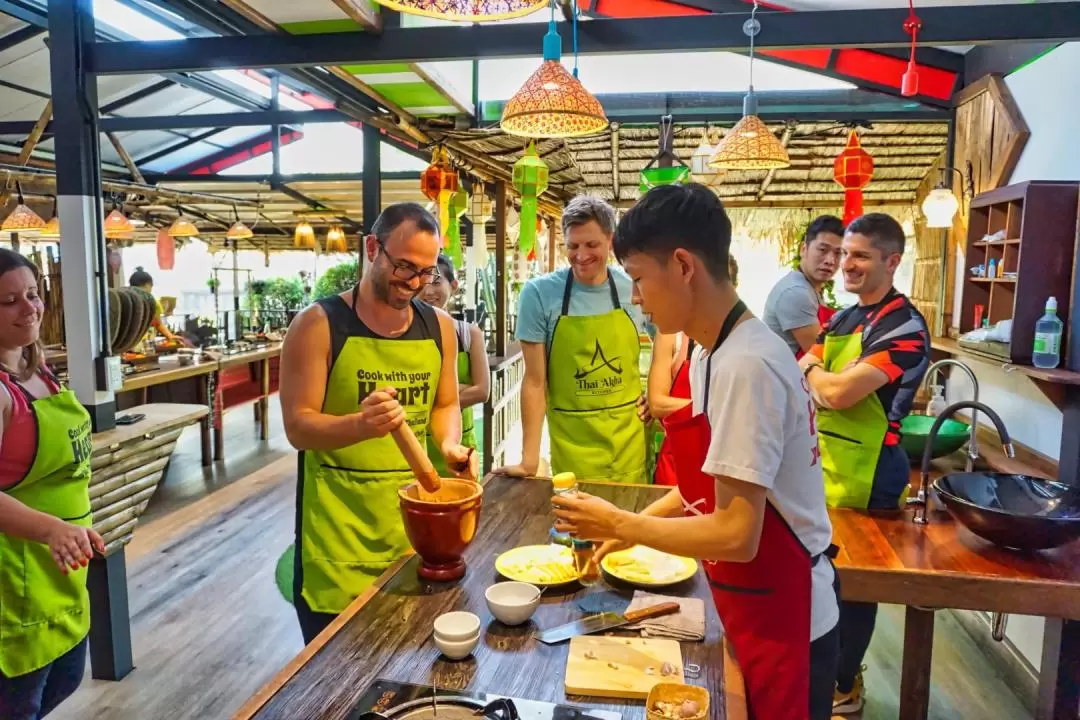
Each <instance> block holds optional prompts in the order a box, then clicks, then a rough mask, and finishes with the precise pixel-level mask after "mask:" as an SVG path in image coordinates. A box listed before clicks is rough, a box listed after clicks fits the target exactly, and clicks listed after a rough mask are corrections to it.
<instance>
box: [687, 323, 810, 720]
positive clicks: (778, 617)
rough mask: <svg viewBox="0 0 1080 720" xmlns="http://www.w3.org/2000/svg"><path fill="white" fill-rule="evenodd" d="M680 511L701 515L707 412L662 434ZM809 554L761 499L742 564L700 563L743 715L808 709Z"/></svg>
mask: <svg viewBox="0 0 1080 720" xmlns="http://www.w3.org/2000/svg"><path fill="white" fill-rule="evenodd" d="M745 310H746V307H745V306H744V305H743V304H742V303H741V302H740V303H739V304H738V305H736V306H735V308H733V309H732V311H731V314H729V315H728V317H727V319H726V320H725V321H724V326H723V329H721V331H720V336H719V337H718V338H717V340H716V345H714V346H713V350H712V352H711V353H710V354H709V358H708V360H707V361H706V365H705V378H706V379H705V392H704V402H703V403H702V407H703V408H708V406H709V382H710V371H711V369H712V368H711V363H712V355H713V354H714V353H715V352H716V350H717V349H718V348H719V347H720V345H721V344H722V343H723V341H724V340H725V339H726V338H727V336H728V334H729V333H730V332H731V328H732V327H733V326H734V324H735V321H736V320H738V318H739V317H740V316H741V315H742V314H743V312H744V311H745ZM669 437H670V438H671V440H672V446H673V447H672V454H673V455H674V458H675V464H676V468H677V474H678V486H679V492H680V494H681V495H682V497H683V506H684V508H685V512H686V514H687V515H688V516H689V515H707V514H709V513H711V512H712V511H713V508H714V507H715V502H716V486H715V480H714V478H713V477H712V476H711V475H708V474H706V473H704V472H702V470H701V466H702V465H703V464H704V462H705V456H706V453H707V451H708V448H709V442H710V440H711V437H712V430H711V428H710V427H709V420H708V415H707V412H705V413H700V414H698V415H694V416H693V417H691V418H689V419H686V420H684V421H682V422H680V424H679V427H678V431H677V432H676V433H672V434H671V435H670V436H669ZM813 560H814V559H812V558H811V556H810V553H809V552H808V551H807V550H806V548H805V547H804V546H803V544H802V542H801V541H800V540H799V539H798V537H796V535H795V533H794V531H792V529H791V528H790V526H788V524H787V522H786V521H785V520H784V518H783V517H782V516H781V515H780V513H779V512H778V511H777V510H776V508H774V507H773V505H772V503H771V502H769V503H767V504H766V506H765V519H764V522H763V524H762V528H761V540H760V542H759V544H758V552H757V555H756V556H755V557H754V559H753V560H751V561H750V562H748V563H737V562H711V561H703V562H702V565H703V567H704V569H705V575H706V577H707V578H708V580H709V585H710V586H711V590H712V596H713V602H714V603H715V604H716V611H717V613H718V614H719V616H720V621H721V622H722V623H723V625H724V632H725V633H726V634H727V639H728V642H729V643H730V644H731V647H732V651H733V654H734V656H735V659H736V660H737V661H738V663H739V667H740V668H741V669H742V673H743V677H744V679H745V682H746V694H747V704H748V707H749V709H750V717H751V718H754V719H756V720H807V719H808V718H809V713H810V609H811V608H810V603H811V591H810V582H811V581H810V570H811V567H812V566H813Z"/></svg>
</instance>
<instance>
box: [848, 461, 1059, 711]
mask: <svg viewBox="0 0 1080 720" xmlns="http://www.w3.org/2000/svg"><path fill="white" fill-rule="evenodd" d="M938 474H940V473H935V475H938ZM917 475H918V473H917V472H915V471H913V472H912V481H913V483H914V482H917ZM931 507H932V510H931V512H930V515H929V517H930V524H929V525H916V524H915V523H913V522H912V520H911V518H912V512H911V511H896V512H865V511H859V510H848V509H834V510H831V511H830V512H829V514H830V516H831V517H832V522H833V532H834V542H835V543H836V544H837V545H839V546H840V555H839V557H838V558H837V560H836V566H837V568H838V570H839V573H840V591H841V594H842V596H843V597H844V599H845V600H855V601H862V602H881V603H893V604H898V605H905V606H906V607H907V615H906V620H905V628H904V660H903V670H902V675H901V682H900V688H901V689H900V717H901V718H903V719H904V720H908V719H918V720H922V719H923V718H926V717H927V712H928V710H929V703H930V660H931V654H932V650H933V638H934V613H933V610H934V609H945V608H950V609H957V610H981V611H985V612H1003V613H1016V614H1022V615H1035V616H1041V617H1046V618H1047V620H1046V636H1045V638H1044V644H1043V662H1042V669H1041V674H1040V680H1039V702H1038V708H1037V712H1036V717H1037V718H1039V719H1040V720H1043V719H1045V718H1070V719H1075V718H1076V717H1077V715H1078V708H1080V622H1076V621H1077V620H1080V543H1073V544H1071V545H1069V546H1066V547H1064V548H1058V549H1055V550H1046V551H1040V552H1034V553H1020V552H1014V551H1009V550H1004V549H1002V548H998V547H996V546H994V545H991V544H990V543H988V542H986V541H984V540H982V539H980V538H978V537H976V536H975V535H973V534H972V533H970V532H969V531H968V530H967V529H966V528H965V527H963V526H962V525H960V524H959V523H957V522H956V521H954V520H953V519H952V517H951V516H950V515H949V514H948V513H947V512H946V511H945V510H944V509H943V508H942V507H940V506H939V505H938V504H936V503H934V504H932V506H931Z"/></svg>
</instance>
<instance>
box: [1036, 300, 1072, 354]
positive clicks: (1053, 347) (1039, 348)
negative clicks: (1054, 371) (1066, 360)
mask: <svg viewBox="0 0 1080 720" xmlns="http://www.w3.org/2000/svg"><path fill="white" fill-rule="evenodd" d="M1064 328H1065V324H1064V323H1062V322H1061V320H1060V319H1059V318H1058V316H1057V298H1055V297H1051V298H1050V299H1049V300H1047V301H1046V314H1045V315H1043V316H1042V317H1041V318H1039V320H1038V322H1036V323H1035V348H1034V352H1033V353H1032V355H1031V364H1032V365H1034V366H1035V367H1037V368H1043V369H1046V370H1048V369H1051V368H1056V367H1057V366H1058V363H1060V362H1061V334H1062V332H1063V330H1064Z"/></svg>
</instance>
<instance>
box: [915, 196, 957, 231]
mask: <svg viewBox="0 0 1080 720" xmlns="http://www.w3.org/2000/svg"><path fill="white" fill-rule="evenodd" d="M959 209H960V201H959V200H957V199H956V195H954V194H953V192H952V190H949V189H948V188H946V187H936V188H934V189H933V190H931V191H930V193H929V194H928V195H927V196H926V199H925V200H923V204H922V211H923V215H925V216H926V227H930V228H948V227H952V224H953V218H954V217H956V211H957V210H959Z"/></svg>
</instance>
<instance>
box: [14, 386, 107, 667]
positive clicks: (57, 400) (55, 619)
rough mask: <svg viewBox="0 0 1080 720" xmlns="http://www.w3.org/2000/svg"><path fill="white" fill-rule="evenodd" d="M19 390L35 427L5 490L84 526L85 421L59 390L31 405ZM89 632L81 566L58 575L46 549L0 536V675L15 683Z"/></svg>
mask: <svg viewBox="0 0 1080 720" xmlns="http://www.w3.org/2000/svg"><path fill="white" fill-rule="evenodd" d="M6 385H7V388H8V391H9V392H22V393H24V394H25V396H26V398H27V402H29V403H30V408H31V410H32V411H33V413H34V419H35V422H36V423H37V428H38V438H37V451H36V452H35V453H34V462H33V465H32V466H31V467H30V471H29V472H28V473H27V474H26V477H24V478H23V479H22V480H21V481H20V482H19V483H18V484H17V485H15V486H14V487H11V488H8V489H7V490H5V491H4V492H6V493H7V494H8V495H9V496H10V497H12V498H14V499H16V500H18V501H19V502H21V503H22V504H23V505H26V506H27V507H29V508H31V509H33V510H37V511H39V512H43V513H47V514H49V515H52V516H54V517H58V518H61V519H63V520H65V521H67V522H69V523H72V524H74V525H78V526H79V527H90V526H91V522H92V517H91V511H90V495H89V491H88V488H89V484H90V453H91V448H92V445H91V438H90V416H89V414H87V412H86V409H85V408H83V406H82V405H81V404H80V403H79V401H78V400H77V399H76V398H75V393H73V392H72V391H71V390H68V389H61V390H60V391H59V392H57V393H56V394H55V395H50V396H48V397H43V398H41V399H39V400H34V399H33V398H32V397H30V395H29V394H28V393H26V391H25V390H22V386H17V385H16V386H13V384H10V383H8V384H6ZM89 630H90V597H89V595H88V594H87V592H86V568H79V569H78V570H74V571H73V570H70V569H69V570H68V574H67V575H64V574H63V572H61V570H60V568H59V567H58V566H57V564H56V561H55V560H53V557H52V552H51V551H50V550H49V547H48V546H47V545H44V544H42V543H38V542H33V541H31V540H22V539H20V538H15V537H11V536H8V535H0V671H2V672H3V674H4V675H5V676H7V677H18V676H20V675H25V674H27V673H30V672H33V671H35V670H40V669H41V668H43V667H45V666H46V665H48V664H49V663H51V662H53V661H54V660H56V659H58V658H60V657H61V656H62V655H64V654H65V653H67V652H68V651H69V650H71V649H72V648H74V647H75V646H76V645H78V644H79V643H80V642H82V640H83V638H85V637H86V634H87V633H88V632H89Z"/></svg>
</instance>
